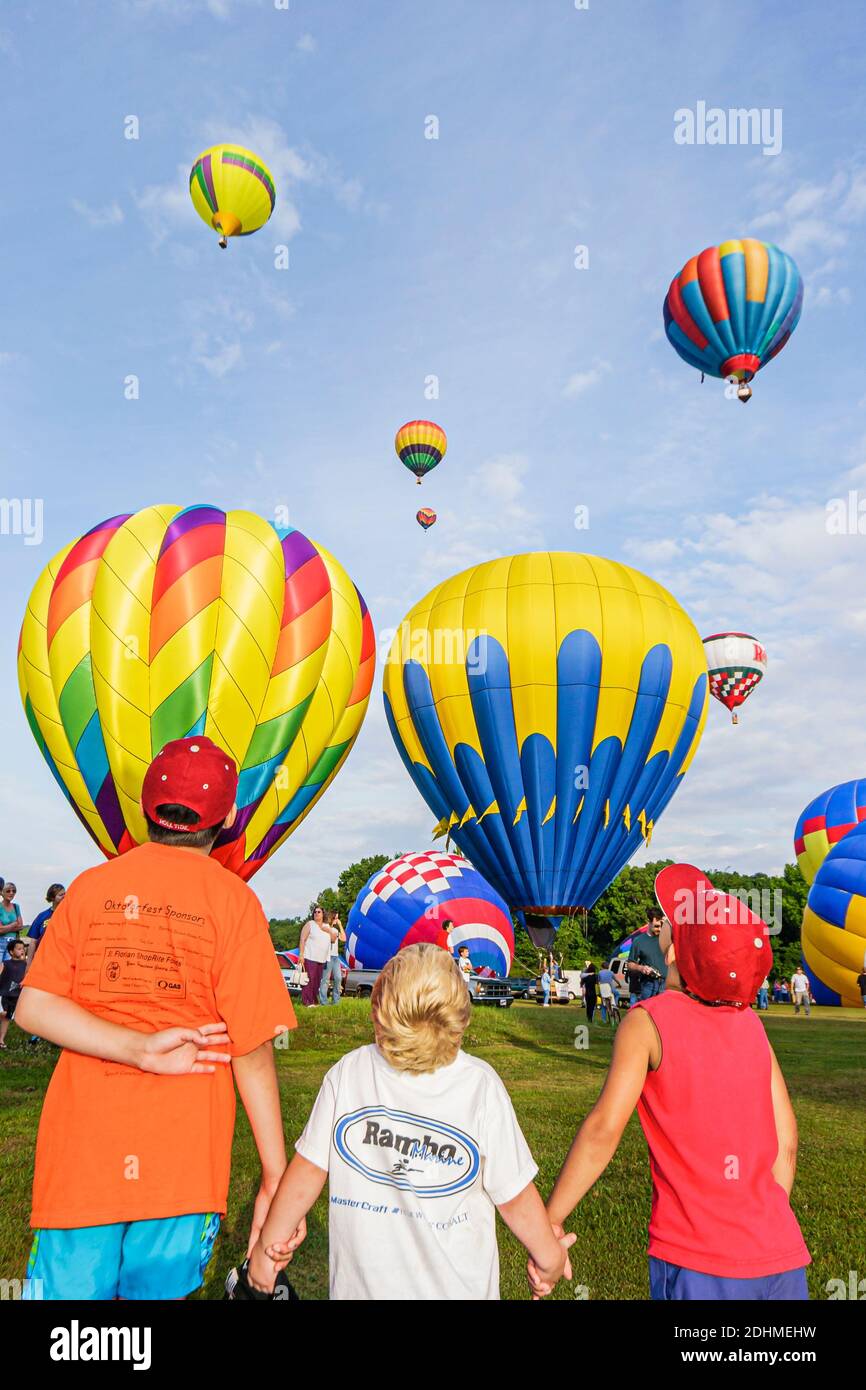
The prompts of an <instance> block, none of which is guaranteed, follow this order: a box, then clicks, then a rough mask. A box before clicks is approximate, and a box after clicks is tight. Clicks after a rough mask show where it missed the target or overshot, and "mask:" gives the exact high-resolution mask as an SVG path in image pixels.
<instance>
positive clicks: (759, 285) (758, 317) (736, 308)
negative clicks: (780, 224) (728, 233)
mask: <svg viewBox="0 0 866 1390" xmlns="http://www.w3.org/2000/svg"><path fill="white" fill-rule="evenodd" d="M802 307H803V280H802V278H801V276H800V272H799V270H798V269H797V267H796V265H795V264H794V262H793V261H792V259H791V257H790V256H789V255H787V254H786V252H784V251H780V250H779V248H778V246H773V245H771V244H770V243H769V242H765V241H755V240H754V239H753V238H751V237H743V238H742V240H740V241H723V242H722V244H721V245H720V246H708V247H707V249H706V250H705V251H702V252H701V253H700V255H699V256H692V257H691V259H690V260H688V261H686V263H685V265H684V266H683V268H682V270H681V271H680V273H679V275H675V276H674V278H673V280H672V281H671V286H670V289H669V290H668V292H667V297H666V298H665V303H664V319H665V332H666V333H667V336H668V340H669V342H670V343H671V346H672V347H673V348H675V349H676V351H677V352H678V353H679V355H680V357H681V358H682V359H683V361H684V362H688V363H689V365H690V366H692V367H696V368H697V370H698V371H699V372H706V374H707V375H708V376H717V377H725V378H728V377H735V378H736V380H737V381H740V382H743V383H745V382H748V381H751V379H752V377H754V376H755V374H756V373H757V372H758V371H760V369H761V367H763V366H766V364H767V363H768V362H769V361H770V360H771V359H772V358H773V357H775V356H776V354H777V353H779V352H781V351H782V348H783V347H784V346H785V344H786V343H787V341H788V339H789V338H790V336H791V334H792V333H793V331H794V329H795V328H796V327H797V324H798V323H799V320H800V311H801V310H802ZM748 394H749V393H745V394H744V397H743V398H744V399H748Z"/></svg>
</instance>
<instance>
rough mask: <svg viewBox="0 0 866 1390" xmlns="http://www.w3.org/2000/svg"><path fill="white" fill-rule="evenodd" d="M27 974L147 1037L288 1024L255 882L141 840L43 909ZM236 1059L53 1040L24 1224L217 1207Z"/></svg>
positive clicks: (245, 1045)
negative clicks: (176, 1059) (204, 1059)
mask: <svg viewBox="0 0 866 1390" xmlns="http://www.w3.org/2000/svg"><path fill="white" fill-rule="evenodd" d="M26 984H27V985H28V986H31V987H32V988H34V989H43V990H47V991H48V992H49V993H51V994H59V995H61V996H63V997H64V998H67V999H73V1000H74V1001H75V1003H76V1004H80V1005H82V1007H83V1008H85V1009H88V1010H89V1011H90V1012H91V1013H94V1014H96V1015H97V1016H98V1017H99V1018H105V1019H108V1020H109V1021H110V1022H112V1023H120V1024H123V1025H125V1026H126V1027H128V1028H135V1029H137V1030H138V1031H140V1032H143V1033H154V1032H158V1031H159V1030H160V1029H162V1028H172V1027H176V1026H179V1025H180V1026H186V1027H190V1026H198V1025H200V1024H203V1023H217V1022H219V1021H220V1020H223V1021H224V1022H225V1023H226V1025H227V1026H228V1032H229V1037H230V1038H231V1040H232V1046H231V1049H230V1050H231V1052H232V1055H233V1056H236V1057H240V1056H243V1055H244V1054H245V1053H247V1052H251V1051H252V1050H253V1049H254V1048H256V1047H258V1046H259V1044H260V1043H263V1042H264V1041H265V1040H266V1039H268V1038H273V1037H274V1034H275V1032H276V1031H277V1030H278V1029H280V1028H285V1027H289V1028H294V1027H296V1020H295V1014H294V1010H293V1008H292V1004H291V1000H290V999H289V996H288V993H287V991H286V986H285V984H284V983H283V977H282V975H281V973H280V969H279V966H278V965H277V959H276V956H275V954H274V948H273V944H272V942H271V939H270V936H269V934H268V924H267V921H266V919H265V915H264V913H263V912H262V908H261V904H260V903H259V900H258V898H257V897H256V896H255V894H254V893H253V891H252V890H251V889H250V888H249V887H248V886H247V885H246V884H245V883H244V882H243V881H242V880H241V879H239V878H237V877H235V875H234V874H232V873H230V872H229V871H228V870H227V869H224V868H223V867H222V865H221V864H219V863H217V861H216V860H215V859H210V858H208V857H207V856H205V855H202V854H193V853H191V852H190V851H189V850H185V849H173V848H171V847H169V846H167V845H156V844H145V845H140V846H139V847H138V848H137V849H133V850H130V851H129V853H128V854H124V855H121V856H120V857H119V858H117V859H112V860H110V861H109V862H108V863H107V864H101V865H100V866H99V867H98V868H95V869H88V870H87V871H86V872H85V873H83V874H81V875H79V877H78V878H77V879H75V881H74V882H73V883H72V884H71V885H70V888H69V890H68V892H67V894H66V897H65V898H64V900H63V902H62V903H61V904H60V906H59V907H58V908H57V911H56V912H55V913H54V916H53V917H52V918H51V930H50V931H48V932H46V933H45V937H44V939H43V941H42V944H41V946H40V948H39V950H38V952H37V953H36V957H35V959H34V961H33V965H32V966H31V968H30V971H29V972H28V975H27V980H26ZM234 1121H235V1091H234V1081H233V1077H232V1070H231V1067H230V1066H228V1065H226V1064H224V1063H218V1064H217V1070H216V1071H215V1072H214V1073H212V1074H196V1075H191V1076H155V1075H153V1074H152V1073H149V1072H141V1071H139V1070H138V1069H137V1068H135V1067H129V1066H125V1065H123V1064H121V1063H117V1062H104V1061H101V1060H100V1059H99V1058H96V1057H84V1056H82V1055H81V1053H78V1052H68V1051H66V1050H64V1051H63V1052H61V1054H60V1058H59V1060H58V1062H57V1066H56V1067H55V1070H54V1075H53V1076H52V1078H51V1083H50V1085H49V1087H48V1091H47V1093H46V1096H45V1102H44V1104H43V1107H42V1118H41V1119H40V1122H39V1135H38V1138H37V1141H36V1171H35V1173H34V1178H33V1211H32V1214H31V1224H32V1225H33V1226H37V1227H49V1228H50V1227H73V1226H99V1225H104V1224H107V1223H109V1222H114V1221H142V1220H149V1219H152V1218H156V1217H161V1216H182V1215H186V1214H188V1213H197V1212H224V1211H225V1209H226V1196H227V1194H228V1185H229V1167H230V1160H231V1147H232V1136H233V1133H234Z"/></svg>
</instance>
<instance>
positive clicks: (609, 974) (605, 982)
mask: <svg viewBox="0 0 866 1390" xmlns="http://www.w3.org/2000/svg"><path fill="white" fill-rule="evenodd" d="M598 988H599V992H600V994H601V1011H602V1017H603V1018H610V1021H611V1024H616V1023H619V1022H620V1012H619V1002H618V994H617V989H618V986H617V979H616V976H615V975H614V973H613V971H612V970H610V969H608V967H607V966H603V967H602V969H601V970H599V972H598Z"/></svg>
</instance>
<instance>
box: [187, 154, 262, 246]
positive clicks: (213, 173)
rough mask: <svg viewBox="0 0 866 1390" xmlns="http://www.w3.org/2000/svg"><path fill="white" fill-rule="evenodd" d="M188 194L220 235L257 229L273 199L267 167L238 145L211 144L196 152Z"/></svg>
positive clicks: (202, 215) (205, 219)
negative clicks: (197, 153) (209, 146)
mask: <svg viewBox="0 0 866 1390" xmlns="http://www.w3.org/2000/svg"><path fill="white" fill-rule="evenodd" d="M189 194H190V197H191V198H192V203H193V207H194V208H195V210H196V212H197V213H198V215H199V217H200V218H201V219H202V221H203V222H206V223H207V225H208V226H209V227H213V229H214V231H216V232H219V233H220V235H221V236H222V237H230V236H249V235H250V234H251V233H252V232H257V231H258V230H259V228H260V227H263V226H264V225H265V223H266V222H267V220H268V218H269V217H270V215H271V213H272V212H273V210H274V204H275V202H276V198H277V194H276V188H275V186H274V179H273V175H272V174H271V171H270V169H269V168H268V166H267V165H266V164H265V162H264V160H263V159H260V158H259V156H258V155H256V154H253V152H252V151H251V150H245V149H244V148H243V146H242V145H212V146H211V148H210V149H209V150H205V152H204V154H200V155H199V157H198V159H197V160H196V161H195V163H194V164H193V166H192V169H191V170H190V175H189Z"/></svg>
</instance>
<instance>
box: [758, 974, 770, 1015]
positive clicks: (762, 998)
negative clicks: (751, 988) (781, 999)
mask: <svg viewBox="0 0 866 1390" xmlns="http://www.w3.org/2000/svg"><path fill="white" fill-rule="evenodd" d="M769 1007H770V981H769V980H768V979H767V977H766V975H765V976H764V982H763V984H762V985H761V988H760V989H759V990H758V1008H759V1009H760V1010H762V1011H763V1010H764V1009H769Z"/></svg>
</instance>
